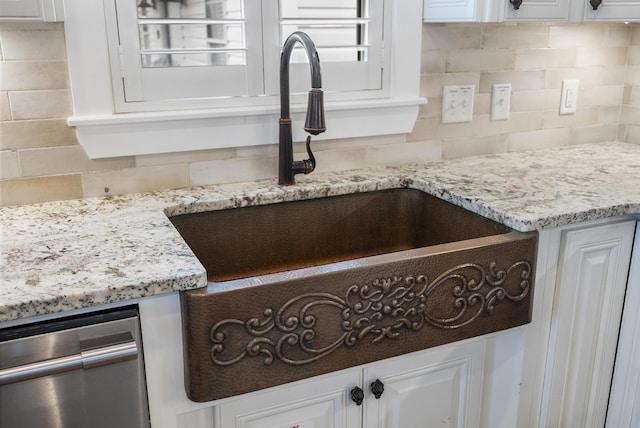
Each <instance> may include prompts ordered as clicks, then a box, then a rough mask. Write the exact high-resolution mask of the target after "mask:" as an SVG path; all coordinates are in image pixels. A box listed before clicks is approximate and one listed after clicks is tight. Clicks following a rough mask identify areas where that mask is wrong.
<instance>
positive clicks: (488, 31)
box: [482, 24, 549, 49]
mask: <svg viewBox="0 0 640 428" xmlns="http://www.w3.org/2000/svg"><path fill="white" fill-rule="evenodd" d="M548 46H549V28H547V27H544V26H538V25H527V24H518V25H514V26H511V25H502V24H490V25H487V26H486V27H485V28H484V32H483V33H482V49H508V48H512V49H515V48H546V47H548Z"/></svg>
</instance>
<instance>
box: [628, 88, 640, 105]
mask: <svg viewBox="0 0 640 428" xmlns="http://www.w3.org/2000/svg"><path fill="white" fill-rule="evenodd" d="M628 89H629V98H628V100H627V102H626V103H625V104H629V105H632V106H635V107H640V86H633V87H628Z"/></svg>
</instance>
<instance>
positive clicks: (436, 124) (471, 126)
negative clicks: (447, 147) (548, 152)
mask: <svg viewBox="0 0 640 428" xmlns="http://www.w3.org/2000/svg"><path fill="white" fill-rule="evenodd" d="M544 114H545V112H525V113H518V112H512V113H511V116H510V118H509V119H508V120H497V121H491V120H490V118H489V115H481V116H475V117H474V118H473V121H472V122H464V123H448V124H443V123H441V119H440V118H429V119H418V120H417V121H416V125H415V126H414V128H413V132H412V133H411V134H409V136H408V137H407V140H408V141H429V140H451V139H458V138H467V137H472V136H474V137H486V136H492V135H501V134H508V133H511V132H522V131H533V130H536V129H541V128H542V119H543V116H544Z"/></svg>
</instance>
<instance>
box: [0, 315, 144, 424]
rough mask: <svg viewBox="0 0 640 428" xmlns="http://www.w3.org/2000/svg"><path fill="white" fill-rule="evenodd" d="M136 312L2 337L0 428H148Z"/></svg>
mask: <svg viewBox="0 0 640 428" xmlns="http://www.w3.org/2000/svg"><path fill="white" fill-rule="evenodd" d="M139 325H140V324H139V320H138V311H137V308H135V307H127V308H119V309H115V310H110V311H104V312H96V313H91V314H87V315H82V316H77V317H69V318H60V319H56V320H51V321H45V322H40V323H37V324H29V325H25V326H16V327H10V328H5V329H0V427H2V428H23V427H24V428H31V427H43V428H45V427H47V428H48V427H52V428H58V427H59V428H86V427H92V428H101V427H104V428H107V427H109V428H115V427H118V428H120V427H123V428H124V427H127V428H128V427H131V428H134V427H149V410H148V405H147V393H146V387H145V378H144V364H143V358H142V350H141V343H142V342H141V340H140V327H139Z"/></svg>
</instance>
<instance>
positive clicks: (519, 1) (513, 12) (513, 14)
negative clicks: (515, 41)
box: [504, 0, 571, 21]
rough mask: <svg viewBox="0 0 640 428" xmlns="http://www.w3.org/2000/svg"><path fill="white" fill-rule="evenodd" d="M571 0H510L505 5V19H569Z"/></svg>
mask: <svg viewBox="0 0 640 428" xmlns="http://www.w3.org/2000/svg"><path fill="white" fill-rule="evenodd" d="M570 8H571V0H509V1H507V2H506V3H505V5H504V19H505V21H510V20H518V21H524V20H536V21H555V20H567V19H568V18H569V11H570Z"/></svg>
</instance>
